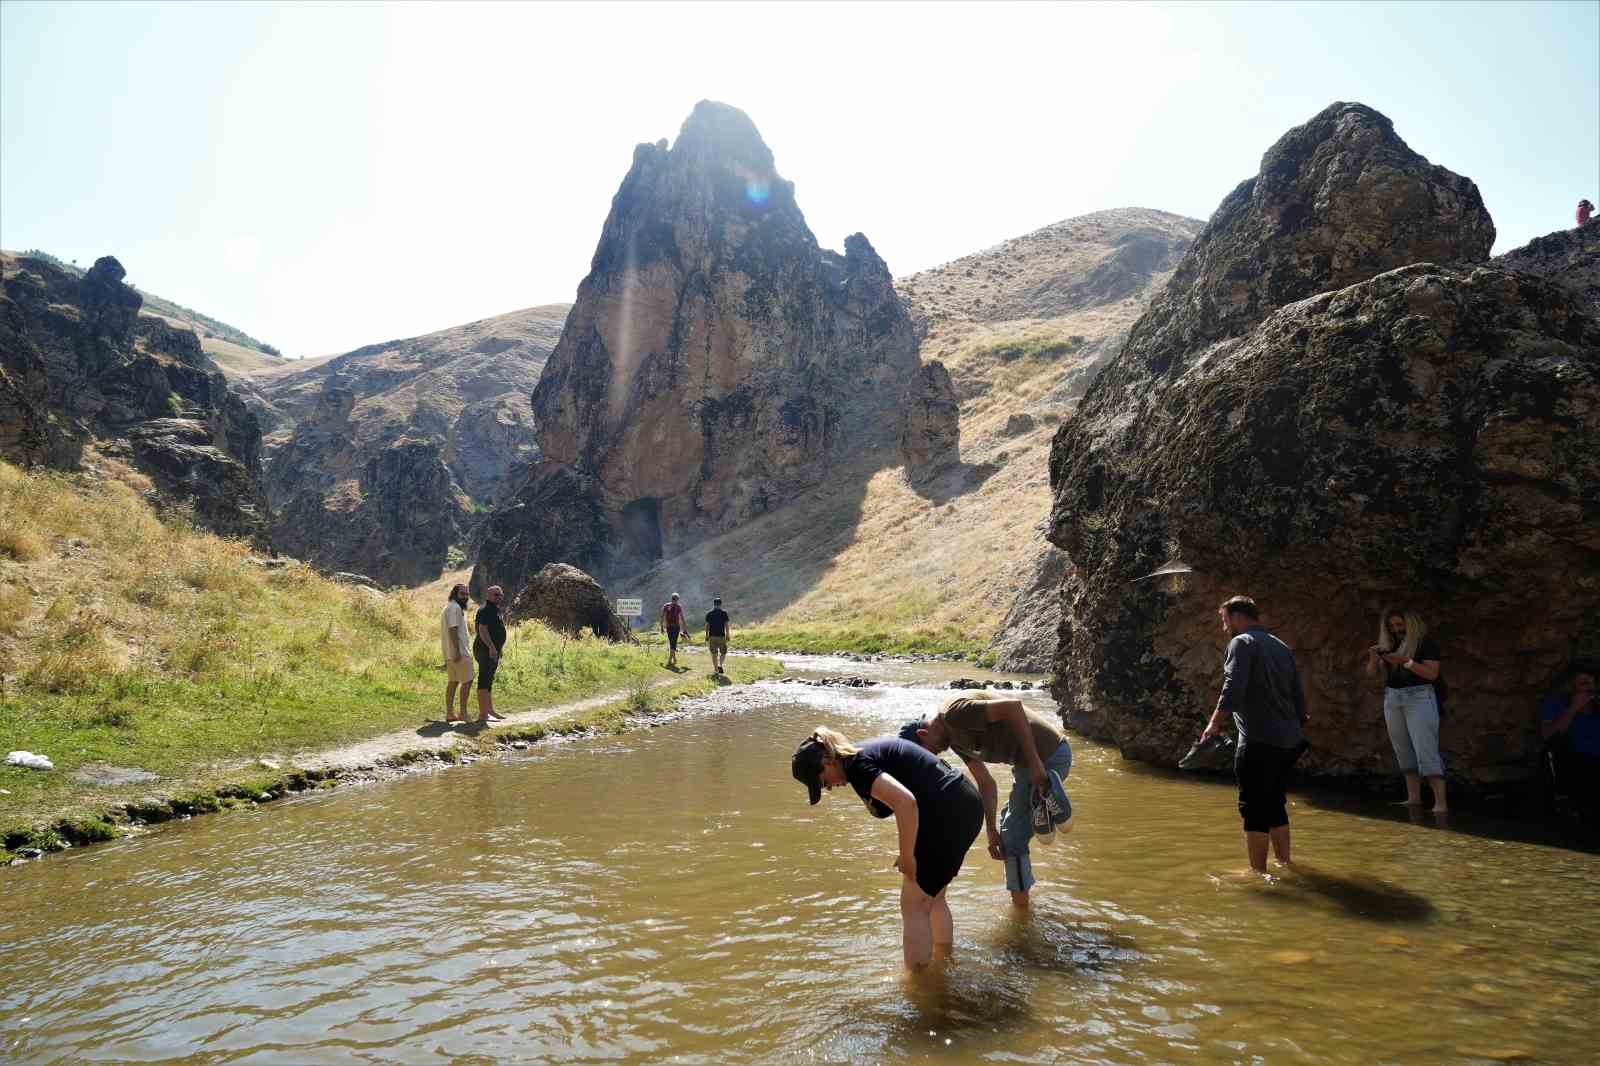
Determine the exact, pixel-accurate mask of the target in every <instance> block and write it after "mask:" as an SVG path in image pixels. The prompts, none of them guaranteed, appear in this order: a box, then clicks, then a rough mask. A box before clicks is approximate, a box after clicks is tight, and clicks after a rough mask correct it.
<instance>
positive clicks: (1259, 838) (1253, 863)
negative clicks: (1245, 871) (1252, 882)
mask: <svg viewBox="0 0 1600 1066" xmlns="http://www.w3.org/2000/svg"><path fill="white" fill-rule="evenodd" d="M1244 851H1245V854H1246V855H1248V856H1249V858H1250V869H1252V870H1254V871H1256V872H1257V873H1263V874H1264V873H1266V872H1267V834H1265V833H1252V832H1250V831H1249V830H1248V829H1247V830H1245V834H1244Z"/></svg>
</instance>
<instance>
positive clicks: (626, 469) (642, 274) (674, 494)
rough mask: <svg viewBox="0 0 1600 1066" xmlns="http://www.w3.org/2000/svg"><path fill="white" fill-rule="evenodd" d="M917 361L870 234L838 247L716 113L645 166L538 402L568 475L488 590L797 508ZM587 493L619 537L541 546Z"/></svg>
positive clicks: (766, 160) (520, 500) (710, 109)
mask: <svg viewBox="0 0 1600 1066" xmlns="http://www.w3.org/2000/svg"><path fill="white" fill-rule="evenodd" d="M916 347H917V346H916V337H915V334H914V331H913V328H912V324H911V320H910V318H909V316H908V315H907V313H906V311H905V309H904V308H903V307H902V306H901V304H900V301H899V298H898V297H897V296H896V294H895V289H894V283H893V281H892V279H891V277H890V274H889V271H888V268H887V267H886V266H885V265H884V262H883V260H882V259H881V258H879V257H878V254H877V253H876V252H875V251H873V248H872V245H871V244H870V243H868V241H867V239H866V238H865V237H864V236H862V235H860V234H856V235H854V236H852V237H850V238H848V239H847V240H846V241H845V253H844V255H838V254H836V253H834V252H830V251H826V250H824V249H821V248H819V247H818V246H817V242H816V239H815V238H814V237H813V236H812V234H811V231H810V229H808V228H807V227H806V223H805V218H804V216H802V214H801V213H800V209H799V207H798V206H797V204H796V202H795V197H794V186H793V185H791V184H790V183H789V182H787V181H785V180H783V178H782V177H780V176H779V175H778V173H777V172H776V170H775V169H774V166H773V158H772V153H771V152H770V151H769V150H768V148H767V146H766V145H765V144H764V143H763V142H762V140H761V137H760V135H759V134H758V133H757V132H756V128H755V126H754V125H753V124H752V123H751V121H750V120H749V118H747V117H746V116H745V115H744V114H743V113H742V112H740V111H737V110H735V109H734V108H731V107H728V106H726V105H723V104H717V103H712V102H709V101H705V102H702V103H700V104H699V105H697V106H696V107H695V109H694V112H693V114H691V115H690V116H689V119H688V121H687V122H685V123H684V126H683V129H682V131H681V132H680V133H679V136H678V139H677V142H676V143H675V144H674V145H673V146H672V147H671V148H668V147H667V144H666V142H665V141H661V142H658V143H657V144H654V145H650V144H642V145H639V146H638V148H636V149H635V151H634V156H633V166H632V167H631V169H630V170H629V171H628V174H627V176H626V177H625V178H624V179H623V181H622V185H621V188H619V189H618V191H617V194H616V196H615V198H614V199H613V200H612V204H611V212H610V215H609V216H608V217H607V219H606V222H605V227H604V229H603V230H602V232H601V236H600V243H599V246H598V247H597V248H596V250H595V255H594V260H593V262H592V264H591V268H590V272H589V275H588V276H587V277H586V278H585V279H584V281H583V283H582V285H581V286H580V287H579V289H578V297H577V302H576V304H575V305H574V306H573V309H572V313H571V315H570V316H569V317H568V319H567V322H566V326H565V328H564V329H563V330H562V334H561V340H560V342H559V343H558V344H557V345H556V348H555V351H554V352H553V353H552V354H551V356H550V360H549V362H548V363H547V364H546V366H545V368H544V371H543V373H542V374H541V375H540V378H539V383H538V385H537V387H536V388H535V389H534V390H533V413H534V421H535V424H536V426H537V431H538V441H539V447H540V449H541V451H542V452H543V455H544V456H545V458H546V459H547V460H549V461H550V463H552V464H554V465H553V466H546V467H543V468H541V469H540V471H539V476H537V477H533V478H530V480H529V481H528V482H527V483H525V484H524V485H523V486H522V488H521V489H520V490H519V492H518V496H517V498H516V499H513V500H508V501H504V503H503V506H501V507H499V508H497V509H496V512H495V513H494V514H493V515H492V516H491V517H490V519H489V520H488V521H489V524H488V526H487V527H486V529H485V530H484V533H483V537H482V547H481V549H480V555H479V559H478V566H477V574H476V577H475V580H476V581H477V582H478V583H479V584H481V583H482V576H483V573H484V571H485V570H487V571H489V572H490V573H492V575H493V580H494V581H497V582H500V583H502V584H507V583H510V584H517V583H520V582H521V580H522V579H523V577H524V575H525V574H526V573H528V572H530V570H531V569H536V568H538V567H540V566H542V565H543V564H544V563H546V562H552V561H565V562H571V563H576V564H578V565H581V566H583V567H584V568H585V569H588V570H592V571H596V572H602V573H612V572H618V571H621V570H633V569H643V568H645V567H647V566H649V565H650V564H651V563H652V562H654V561H655V560H657V559H659V558H661V557H663V556H664V555H668V554H672V553H675V552H677V551H680V550H682V549H683V548H684V547H685V546H686V545H689V544H691V543H694V542H696V541H697V540H698V539H700V538H703V537H705V536H707V535H711V534H715V533H718V532H721V531H724V530H728V529H731V528H733V527H734V526H737V525H739V524H740V523H743V522H745V521H747V520H749V519H751V518H754V517H757V516H759V515H761V514H763V513H765V512H767V511H769V510H771V509H773V508H775V507H777V506H779V505H780V504H781V503H783V502H786V501H787V500H789V499H791V498H793V497H794V496H795V495H796V494H797V493H799V492H800V491H802V490H804V489H806V488H809V487H811V486H814V485H816V484H817V483H818V482H819V481H821V480H822V479H823V478H824V477H826V476H827V474H828V472H829V470H830V468H832V467H833V466H834V465H835V464H836V462H837V461H838V460H839V459H840V458H841V457H842V456H844V455H845V454H846V453H847V452H848V450H849V449H851V448H853V447H859V446H860V445H861V443H862V442H863V441H865V440H866V439H868V438H869V437H870V436H872V435H873V434H875V433H879V432H881V431H882V428H881V424H882V423H883V422H884V420H885V415H886V413H887V412H889V411H891V410H893V409H894V407H895V406H896V405H897V403H898V402H899V399H900V396H901V394H902V391H903V390H904V388H905V384H906V382H907V380H908V379H909V377H910V376H911V374H912V373H913V372H914V371H915V370H916V368H917V365H918V364H917V354H916ZM889 428H890V429H891V430H892V428H893V427H892V423H891V425H890V426H889ZM549 477H556V478H559V479H561V480H560V484H559V485H558V486H557V487H556V488H555V489H552V488H551V487H549V486H547V485H545V484H544V479H545V478H549ZM573 488H581V491H583V492H584V493H586V494H587V498H588V499H589V501H590V506H591V507H592V509H593V510H595V511H597V512H598V514H599V516H600V521H601V524H602V525H603V527H604V529H603V534H602V535H600V536H597V537H594V538H589V539H587V540H585V541H584V542H582V543H577V544H571V545H567V544H557V543H554V542H550V541H548V540H545V539H541V536H540V535H534V536H531V537H530V535H529V533H528V531H527V530H526V529H525V528H524V527H525V524H526V522H528V521H530V520H531V521H543V520H544V519H543V518H542V517H541V516H540V507H539V506H537V505H536V501H538V500H540V499H547V498H549V497H550V496H551V494H552V493H553V492H554V493H557V494H562V493H566V492H567V491H568V490H569V489H573ZM506 545H517V546H518V547H516V548H515V549H514V550H508V549H507V548H506ZM535 549H536V550H535ZM547 550H548V552H549V554H546V551H547Z"/></svg>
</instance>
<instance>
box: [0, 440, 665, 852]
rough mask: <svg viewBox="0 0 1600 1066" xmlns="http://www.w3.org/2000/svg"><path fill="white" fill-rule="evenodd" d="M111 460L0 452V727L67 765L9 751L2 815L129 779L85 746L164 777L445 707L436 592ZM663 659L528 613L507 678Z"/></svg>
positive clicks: (5, 819)
mask: <svg viewBox="0 0 1600 1066" xmlns="http://www.w3.org/2000/svg"><path fill="white" fill-rule="evenodd" d="M99 469H100V471H101V473H100V474H98V475H72V476H68V475H61V474H49V473H24V472H23V471H21V470H19V469H18V468H17V467H15V466H12V465H10V464H8V463H4V462H0V696H3V698H0V735H4V736H5V737H6V738H7V745H8V747H7V749H6V750H12V749H26V750H30V751H34V752H37V753H41V754H44V755H48V756H49V757H50V758H52V759H53V760H54V761H55V764H56V767H57V769H56V770H55V771H54V772H43V773H41V772H38V771H32V770H27V769H23V768H20V767H0V787H3V788H4V789H5V790H6V791H7V792H8V793H9V794H5V795H0V830H4V829H5V828H6V826H7V825H8V824H10V825H14V824H16V823H18V822H20V821H23V820H28V819H37V818H40V817H46V818H49V817H56V816H58V815H63V814H68V813H71V812H73V811H75V810H80V809H82V808H83V805H85V804H90V805H91V806H95V807H96V809H98V808H99V807H103V805H104V804H105V803H107V802H110V801H112V800H114V799H117V798H119V795H120V794H119V793H117V792H115V791H114V790H113V791H106V790H97V789H95V788H93V787H92V786H87V785H85V784H83V783H81V782H78V781H76V780H75V779H74V777H73V776H72V772H73V771H74V770H75V769H78V768H80V767H83V766H87V765H92V764H97V763H104V764H111V765H117V766H132V767H139V768H142V769H145V770H149V771H152V772H155V773H157V774H160V775H161V777H162V787H163V788H166V787H170V786H175V785H178V784H182V783H184V782H193V781H195V780H198V779H202V778H204V777H205V775H206V774H208V773H210V772H212V771H214V770H215V769H216V768H218V767H225V766H228V765H230V764H237V763H238V762H239V761H240V760H244V759H250V758H254V757H257V756H260V755H262V754H268V753H275V754H278V755H280V756H282V755H284V754H290V755H292V754H293V753H295V752H300V751H306V750H311V749H315V748H319V747H323V746H328V745H333V744H338V743H343V742H346V741H350V740H355V739H359V738H364V737H368V736H372V735H375V734H378V733H382V732H386V731H389V730H394V729H398V728H403V727H406V726H408V725H409V726H414V725H417V724H420V723H423V722H426V721H428V720H429V719H430V718H431V717H435V716H436V715H437V709H436V705H437V704H439V703H441V700H442V695H443V680H444V677H443V671H442V669H441V655H440V651H439V638H438V628H437V627H438V611H439V609H440V607H441V606H442V603H443V600H442V597H440V596H434V595H425V594H423V593H422V592H413V593H404V592H402V593H390V594H382V593H375V592H372V591H370V590H365V589H359V588H351V587H347V586H343V585H338V584H335V583H333V582H332V581H329V580H327V579H325V578H323V577H321V576H319V575H318V574H316V573H315V572H314V571H312V570H310V569H309V568H307V567H305V566H303V565H301V564H298V563H287V564H286V565H282V566H273V565H269V564H266V563H265V562H264V561H263V560H259V559H256V558H254V557H252V556H251V554H250V552H249V550H248V548H246V547H245V546H244V545H242V544H239V543H236V542H232V541H227V540H222V539H220V538H217V537H215V536H212V535H210V534H207V533H203V532H200V531H197V530H196V529H194V528H193V527H192V526H190V525H189V524H188V523H187V522H185V521H183V520H182V519H181V518H175V517H168V518H165V519H163V518H161V517H158V516H157V515H156V514H155V513H154V512H153V511H152V510H151V508H150V506H149V505H148V503H147V502H146V499H145V497H144V495H143V491H142V490H143V489H144V488H146V487H147V486H145V485H143V484H141V482H140V480H139V479H138V477H137V476H136V475H133V474H131V473H129V472H127V471H126V470H114V469H113V467H112V466H111V464H109V463H107V462H101V463H100V464H99ZM660 676H663V675H662V673H661V668H660V665H659V662H658V657H657V656H655V655H654V654H653V653H651V652H650V651H648V650H646V649H640V648H631V647H625V646H612V645H609V644H606V643H604V642H601V641H595V640H593V639H589V640H582V641H568V640H564V639H563V638H561V637H559V636H558V635H556V634H554V633H552V632H551V631H549V630H548V629H545V628H544V627H543V626H541V625H538V624H529V625H522V626H517V627H515V628H514V629H513V630H512V637H511V640H510V642H509V645H508V652H507V657H506V660H505V665H504V666H503V667H502V669H501V672H500V678H501V682H502V683H501V684H497V686H496V688H497V695H498V697H499V700H500V702H501V704H502V705H504V706H507V707H511V708H519V707H529V706H541V705H545V704H549V703H555V702H559V701H561V700H563V699H568V698H578V697H580V696H584V695H589V694H592V693H594V692H598V691H604V690H607V689H614V688H628V687H631V686H635V685H637V684H640V683H642V682H644V681H645V680H646V679H654V678H656V677H660ZM128 798H131V794H130V796H129V797H128Z"/></svg>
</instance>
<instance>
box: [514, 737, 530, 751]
mask: <svg viewBox="0 0 1600 1066" xmlns="http://www.w3.org/2000/svg"><path fill="white" fill-rule="evenodd" d="M511 746H512V747H513V748H516V749H517V750H518V751H521V750H523V749H524V748H526V747H527V746H528V742H527V741H526V740H513V741H512V742H511Z"/></svg>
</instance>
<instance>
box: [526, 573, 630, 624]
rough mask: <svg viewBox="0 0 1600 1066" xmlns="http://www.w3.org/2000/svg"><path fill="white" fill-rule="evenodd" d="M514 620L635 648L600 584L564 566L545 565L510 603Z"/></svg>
mask: <svg viewBox="0 0 1600 1066" xmlns="http://www.w3.org/2000/svg"><path fill="white" fill-rule="evenodd" d="M511 615H512V617H514V618H517V619H519V620H520V619H525V618H537V619H538V620H539V621H541V622H543V623H544V624H545V625H547V626H549V627H550V628H551V629H554V630H556V631H557V632H558V633H565V634H567V635H568V636H574V637H576V636H580V635H582V633H583V631H584V630H585V629H589V630H592V631H593V632H594V635H595V636H597V637H605V638H606V639H607V640H609V641H611V642H612V643H613V644H622V643H627V644H637V643H638V640H637V638H635V637H634V635H633V631H632V629H630V628H629V626H628V623H627V622H626V621H624V620H623V618H622V617H621V616H620V615H618V614H617V612H616V611H615V610H614V609H613V608H612V606H611V601H610V600H608V599H607V598H606V590H605V589H603V588H601V587H600V582H598V581H596V580H595V579H594V578H592V577H590V576H589V575H588V574H586V573H584V572H583V571H582V570H579V569H578V568H577V567H575V566H568V565H567V564H566V563H548V564H546V565H545V566H544V567H543V568H542V569H540V571H539V572H538V573H537V574H534V575H533V576H532V577H530V578H529V579H528V583H527V584H526V585H524V586H523V587H522V591H521V592H518V593H517V595H516V598H515V599H514V600H512V601H511Z"/></svg>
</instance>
